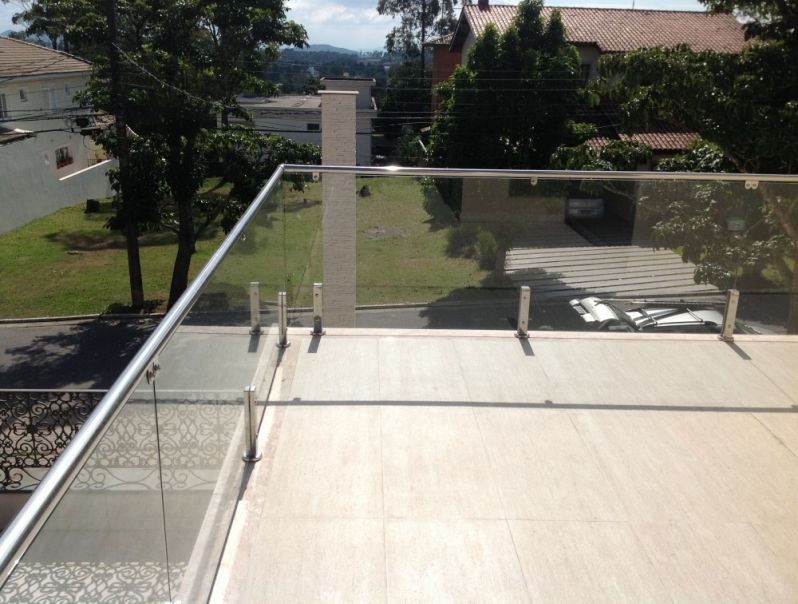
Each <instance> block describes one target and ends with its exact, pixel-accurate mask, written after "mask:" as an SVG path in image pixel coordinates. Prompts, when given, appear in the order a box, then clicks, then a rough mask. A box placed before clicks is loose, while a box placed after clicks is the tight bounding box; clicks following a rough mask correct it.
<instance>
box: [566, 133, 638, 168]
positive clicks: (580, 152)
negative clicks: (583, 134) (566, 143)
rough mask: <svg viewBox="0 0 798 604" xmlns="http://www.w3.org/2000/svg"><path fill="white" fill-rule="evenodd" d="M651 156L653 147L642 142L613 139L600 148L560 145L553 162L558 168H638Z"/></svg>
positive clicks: (583, 144)
mask: <svg viewBox="0 0 798 604" xmlns="http://www.w3.org/2000/svg"><path fill="white" fill-rule="evenodd" d="M651 158H652V153H651V149H650V148H649V147H647V146H646V145H644V144H642V143H638V142H635V141H622V140H611V141H609V142H607V144H605V145H604V146H603V147H600V148H598V149H596V148H591V147H590V146H588V145H587V144H586V143H582V144H581V145H576V146H573V147H558V148H557V150H556V151H555V152H554V153H553V154H552V159H551V164H552V167H553V168H555V169H557V170H637V168H638V166H640V165H645V164H648V163H650V162H651Z"/></svg>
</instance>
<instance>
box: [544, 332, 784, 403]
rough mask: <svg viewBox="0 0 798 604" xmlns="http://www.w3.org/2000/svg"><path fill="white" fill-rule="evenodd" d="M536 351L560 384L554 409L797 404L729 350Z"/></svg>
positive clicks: (604, 345)
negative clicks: (560, 405) (557, 406)
mask: <svg viewBox="0 0 798 604" xmlns="http://www.w3.org/2000/svg"><path fill="white" fill-rule="evenodd" d="M536 350H537V351H538V355H539V357H540V359H541V366H542V367H543V370H544V371H545V372H546V375H547V376H548V377H549V379H550V380H551V381H552V383H553V386H552V393H551V400H552V401H553V402H554V403H565V404H585V403H587V404H614V405H665V406H671V405H672V406H679V407H685V406H719V407H721V406H722V407H728V406H745V407H748V406H772V405H782V406H786V405H789V404H791V400H790V399H789V398H788V397H787V395H786V394H785V393H784V392H783V391H782V390H781V389H779V388H777V387H776V386H775V385H774V384H773V383H772V382H771V381H770V380H769V379H768V378H767V377H765V376H764V375H763V374H762V373H761V372H760V371H759V370H758V369H757V367H755V366H754V365H753V364H752V363H751V362H750V361H746V360H744V359H743V358H742V357H740V356H739V355H738V354H737V353H736V352H734V350H733V349H731V348H729V347H728V346H725V345H724V344H722V343H721V342H714V341H710V342H707V341H651V340H639V341H634V340H557V341H554V340H548V341H540V342H538V343H537V344H536ZM729 375H734V376H735V379H733V380H731V379H729Z"/></svg>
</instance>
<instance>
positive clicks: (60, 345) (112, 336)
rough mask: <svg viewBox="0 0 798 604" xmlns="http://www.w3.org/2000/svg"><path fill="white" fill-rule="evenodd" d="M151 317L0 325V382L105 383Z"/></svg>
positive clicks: (149, 326) (41, 385) (145, 332)
mask: <svg viewBox="0 0 798 604" xmlns="http://www.w3.org/2000/svg"><path fill="white" fill-rule="evenodd" d="M156 325H157V320H155V319H142V320H111V319H95V320H89V321H69V322H37V323H13V324H3V325H0V388H37V389H66V388H78V389H83V388H97V389H107V388H108V387H110V386H111V384H113V382H114V380H115V379H116V377H117V376H118V375H119V374H120V373H121V372H122V369H124V367H125V365H127V363H128V362H129V361H130V359H132V358H133V355H134V354H135V353H136V351H137V350H138V349H139V347H140V346H141V344H142V343H143V342H144V340H146V339H147V336H149V334H150V333H151V332H152V330H153V329H154V328H155V326H156Z"/></svg>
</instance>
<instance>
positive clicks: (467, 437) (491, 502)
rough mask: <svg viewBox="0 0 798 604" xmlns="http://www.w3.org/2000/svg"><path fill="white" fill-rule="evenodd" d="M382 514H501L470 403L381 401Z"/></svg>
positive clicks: (447, 515)
mask: <svg viewBox="0 0 798 604" xmlns="http://www.w3.org/2000/svg"><path fill="white" fill-rule="evenodd" d="M382 441H383V444H382V458H383V480H384V485H385V515H386V517H388V518H391V517H398V518H504V511H503V510H502V505H501V498H500V495H499V491H498V489H497V488H496V486H495V484H494V482H493V479H492V476H491V473H490V470H489V468H488V463H487V459H486V457H485V451H484V448H483V443H482V438H481V436H480V433H479V428H478V426H477V423H476V420H475V418H474V413H473V410H472V409H471V408H468V407H466V408H462V407H457V408H448V407H443V408H441V407H383V409H382Z"/></svg>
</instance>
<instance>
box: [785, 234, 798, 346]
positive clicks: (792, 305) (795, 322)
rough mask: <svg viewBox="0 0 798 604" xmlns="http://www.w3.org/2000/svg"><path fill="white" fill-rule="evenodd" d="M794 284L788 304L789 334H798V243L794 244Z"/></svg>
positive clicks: (791, 285)
mask: <svg viewBox="0 0 798 604" xmlns="http://www.w3.org/2000/svg"><path fill="white" fill-rule="evenodd" d="M794 247H795V251H794V252H793V263H794V264H793V267H792V282H791V283H790V290H789V292H788V294H787V295H789V297H790V300H789V304H788V308H789V314H788V315H787V333H789V334H798V243H796V244H794Z"/></svg>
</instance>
